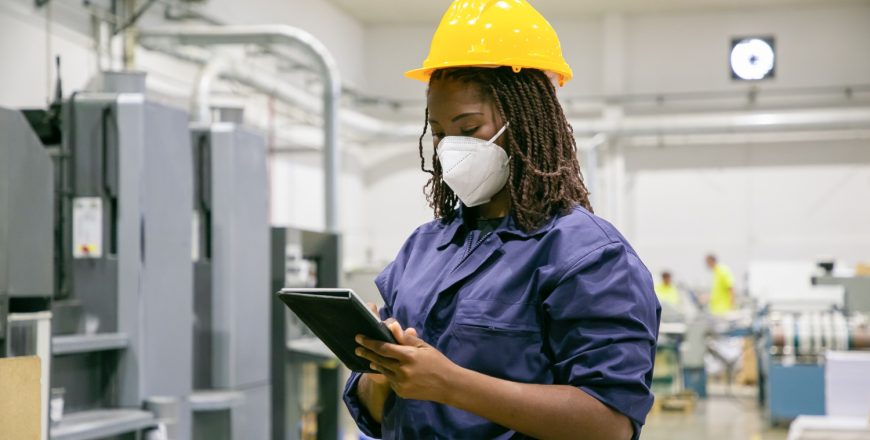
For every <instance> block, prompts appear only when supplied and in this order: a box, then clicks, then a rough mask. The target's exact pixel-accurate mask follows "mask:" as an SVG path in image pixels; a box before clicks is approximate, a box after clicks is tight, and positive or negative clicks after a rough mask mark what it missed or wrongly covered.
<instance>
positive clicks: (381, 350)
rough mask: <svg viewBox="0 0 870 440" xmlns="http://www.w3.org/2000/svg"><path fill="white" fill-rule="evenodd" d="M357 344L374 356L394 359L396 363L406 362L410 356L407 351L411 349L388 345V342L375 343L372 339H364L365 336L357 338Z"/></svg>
mask: <svg viewBox="0 0 870 440" xmlns="http://www.w3.org/2000/svg"><path fill="white" fill-rule="evenodd" d="M357 343H358V344H360V345H362V346H363V347H365V348H367V349H369V350H371V351H373V352H374V353H376V354H379V355H381V356H383V357H388V358H392V359H396V360H398V361H407V360H408V356H409V354H410V353H409V351H408V350H410V349H411V347H405V346H402V345H397V344H390V343H389V342H382V341H377V340H374V339H370V338H366V337H365V336H363V337H359V338H357Z"/></svg>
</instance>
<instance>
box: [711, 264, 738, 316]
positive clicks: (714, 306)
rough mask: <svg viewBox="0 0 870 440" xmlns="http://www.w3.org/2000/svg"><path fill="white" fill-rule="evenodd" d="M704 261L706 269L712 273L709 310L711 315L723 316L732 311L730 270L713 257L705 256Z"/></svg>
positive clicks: (732, 280) (732, 287) (731, 277)
mask: <svg viewBox="0 0 870 440" xmlns="http://www.w3.org/2000/svg"><path fill="white" fill-rule="evenodd" d="M706 261H707V268H709V269H710V271H711V272H713V281H712V284H711V285H710V296H709V297H708V306H709V310H710V313H711V314H713V315H724V314H726V313H728V312H730V311H732V310H734V277H733V276H732V275H731V269H729V268H728V266H725V265H724V264H722V263H719V262H718V261H717V259H716V256H715V255H713V254H709V255H707V258H706Z"/></svg>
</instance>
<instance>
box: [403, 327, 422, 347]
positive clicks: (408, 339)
mask: <svg viewBox="0 0 870 440" xmlns="http://www.w3.org/2000/svg"><path fill="white" fill-rule="evenodd" d="M404 345H409V346H411V347H422V346H424V345H426V341H424V340H422V339H420V337H419V336H417V329H415V328H413V327H409V328H408V329H407V330H405V338H404Z"/></svg>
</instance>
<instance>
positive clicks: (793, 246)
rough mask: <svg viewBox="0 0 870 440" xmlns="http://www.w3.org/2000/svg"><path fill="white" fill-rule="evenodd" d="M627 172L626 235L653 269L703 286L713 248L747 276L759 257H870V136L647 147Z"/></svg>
mask: <svg viewBox="0 0 870 440" xmlns="http://www.w3.org/2000/svg"><path fill="white" fill-rule="evenodd" d="M626 169H627V171H628V173H629V176H630V177H629V178H628V182H629V183H628V185H627V186H628V187H627V188H626V197H627V198H628V201H627V204H628V206H629V207H630V208H629V210H628V213H627V219H626V222H625V224H624V225H623V232H624V233H625V234H626V235H627V236H628V237H630V239H631V240H632V243H633V245H634V246H635V248H636V250H637V251H638V253H639V254H640V255H641V256H642V257H643V259H644V262H645V263H646V264H647V266H648V267H649V268H650V270H652V271H653V272H654V273H658V272H659V271H661V270H663V269H670V270H671V271H672V272H673V273H674V276H675V278H676V279H677V280H678V281H683V282H686V283H689V284H691V285H695V286H698V285H701V286H703V285H704V284H705V283H707V282H708V277H709V275H708V273H707V272H706V270H705V268H704V265H703V258H704V256H705V255H706V254H707V253H709V252H713V253H716V254H717V255H719V256H720V260H721V261H723V262H725V263H726V264H728V265H730V266H731V267H732V269H733V270H734V272H735V275H737V276H738V277H742V276H743V275H744V274H745V271H746V268H747V265H748V262H749V261H751V260H802V261H815V260H816V259H818V258H823V257H828V256H833V257H836V258H838V259H840V260H841V261H849V262H856V261H861V260H864V261H866V260H867V259H868V258H870V145H868V143H867V142H866V141H863V142H861V141H853V142H848V141H847V142H839V143H835V144H834V143H828V144H819V143H813V142H806V143H789V144H755V145H727V146H726V145H713V146H682V147H665V148H638V149H634V150H630V151H629V152H628V154H627V155H626ZM739 281H741V282H740V284H741V285H742V284H743V283H742V280H739Z"/></svg>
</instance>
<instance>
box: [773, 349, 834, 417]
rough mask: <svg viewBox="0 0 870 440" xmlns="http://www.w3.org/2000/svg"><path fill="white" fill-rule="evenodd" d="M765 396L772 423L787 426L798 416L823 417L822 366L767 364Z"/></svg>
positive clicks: (823, 368)
mask: <svg viewBox="0 0 870 440" xmlns="http://www.w3.org/2000/svg"><path fill="white" fill-rule="evenodd" d="M767 396H768V408H769V416H770V422H771V423H772V424H776V423H788V422H790V421H791V420H793V419H794V418H796V417H797V416H800V415H819V416H820V415H824V414H825V367H824V365H807V364H795V365H791V366H785V365H782V364H776V363H771V365H770V370H769V371H768V377H767Z"/></svg>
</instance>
